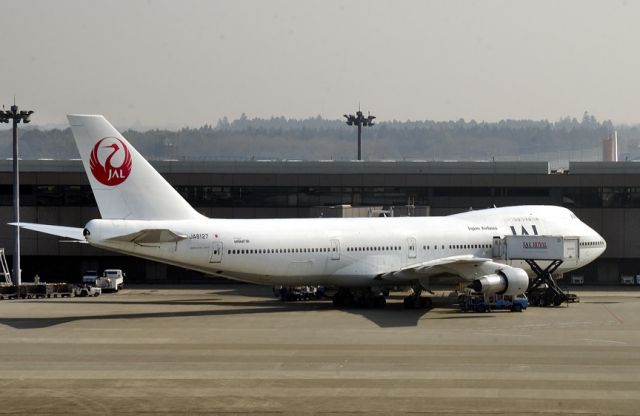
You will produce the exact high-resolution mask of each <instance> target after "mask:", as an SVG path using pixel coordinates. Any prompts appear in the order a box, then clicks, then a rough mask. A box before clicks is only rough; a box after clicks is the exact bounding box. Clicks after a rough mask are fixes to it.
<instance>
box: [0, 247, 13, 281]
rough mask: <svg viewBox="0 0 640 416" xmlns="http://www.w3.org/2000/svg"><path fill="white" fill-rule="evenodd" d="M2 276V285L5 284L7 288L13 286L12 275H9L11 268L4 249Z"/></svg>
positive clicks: (0, 262) (0, 257) (0, 253)
mask: <svg viewBox="0 0 640 416" xmlns="http://www.w3.org/2000/svg"><path fill="white" fill-rule="evenodd" d="M0 274H1V275H2V278H0V284H4V285H6V286H11V285H13V282H12V281H11V273H9V266H8V265H7V258H6V257H5V256H4V248H0Z"/></svg>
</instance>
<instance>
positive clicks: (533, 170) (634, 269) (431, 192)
mask: <svg viewBox="0 0 640 416" xmlns="http://www.w3.org/2000/svg"><path fill="white" fill-rule="evenodd" d="M152 164H153V165H154V166H155V167H156V169H158V171H159V172H160V173H161V174H162V175H163V176H164V177H165V178H166V179H167V180H168V181H169V183H171V184H172V185H173V186H174V187H175V188H176V189H177V190H178V192H179V193H180V194H182V195H183V196H184V197H185V198H186V199H187V201H189V203H191V204H192V205H193V206H194V207H195V208H196V209H198V211H200V212H201V213H202V214H204V215H206V216H209V217H219V218H286V217H314V216H318V215H335V212H339V213H344V212H350V213H352V212H358V213H360V215H367V213H368V214H369V215H379V212H381V210H384V211H386V212H390V211H391V210H390V208H391V207H394V209H393V212H394V213H396V215H406V214H407V213H409V214H413V215H432V216H439V215H448V214H453V213H458V212H463V211H468V210H470V209H474V210H477V209H483V208H489V207H492V206H494V205H495V206H510V205H523V204H532V205H539V204H548V205H560V206H564V207H566V208H569V209H571V210H572V211H573V212H574V213H575V214H576V215H577V216H578V217H579V218H580V219H582V220H583V221H584V222H585V223H587V224H588V225H589V226H591V227H592V228H593V229H595V230H596V231H597V232H598V233H600V234H601V235H602V236H603V237H604V238H605V239H606V240H607V250H606V251H605V253H604V254H603V256H602V257H601V258H600V259H598V260H597V261H596V262H594V263H592V264H590V265H588V266H587V267H585V268H583V269H581V270H577V271H574V272H573V273H572V274H574V275H580V276H583V277H584V280H585V283H588V284H618V283H619V282H620V281H621V277H622V276H635V275H636V274H640V163H634V162H574V163H571V164H570V167H569V170H568V171H564V172H556V171H551V170H550V168H549V164H548V163H547V162H381V161H377V162H337V161H319V162H301V161H288V162H275V161H246V162H188V161H162V162H152ZM20 172H21V174H20V199H21V207H22V208H21V220H22V221H24V222H38V223H44V224H60V225H67V226H72V227H83V226H84V224H85V223H86V222H88V221H89V220H91V219H93V218H99V216H100V214H99V212H98V209H97V206H96V203H95V200H94V198H93V194H92V192H91V188H90V186H89V182H88V180H87V178H86V175H85V173H84V170H83V168H82V164H81V162H80V161H79V160H71V161H54V160H38V161H21V164H20ZM12 200H13V188H12V162H11V161H10V160H8V161H1V162H0V222H1V223H2V224H1V225H0V239H1V241H2V242H1V243H0V247H4V248H5V249H6V253H7V255H8V257H9V258H8V260H9V264H11V258H10V256H11V255H12V254H13V229H12V227H10V226H8V225H6V223H7V222H11V221H12V220H13V208H12ZM345 205H348V206H351V207H354V210H350V211H346V210H344V209H340V210H333V211H331V210H329V211H327V209H329V208H326V207H331V206H345ZM358 207H362V209H359V210H358V209H355V208H358ZM369 207H372V208H369ZM412 207H415V208H412ZM329 212H330V213H331V214H327V213H329ZM363 213H364V214H363ZM349 215H351V214H349ZM276 238H277V237H276ZM21 239H22V245H21V247H22V268H23V281H30V280H31V278H32V276H33V275H34V274H35V273H39V274H40V276H41V278H42V279H44V280H48V281H62V280H66V281H77V280H79V279H80V276H81V275H82V273H83V272H84V271H86V270H96V269H98V270H102V269H105V268H121V269H124V270H125V271H126V272H127V278H128V280H129V281H135V282H172V283H175V282H194V281H201V280H203V279H205V277H203V276H202V275H201V274H200V273H197V272H192V271H187V270H183V269H180V268H176V267H173V266H167V265H163V264H158V263H155V262H150V261H147V260H142V259H137V258H133V257H128V256H121V255H118V254H116V253H111V252H106V251H103V250H99V249H95V248H92V247H90V246H88V245H86V244H78V243H70V242H60V241H59V239H58V238H57V237H53V236H46V235H43V234H39V233H35V232H31V231H26V230H25V231H22V234H21Z"/></svg>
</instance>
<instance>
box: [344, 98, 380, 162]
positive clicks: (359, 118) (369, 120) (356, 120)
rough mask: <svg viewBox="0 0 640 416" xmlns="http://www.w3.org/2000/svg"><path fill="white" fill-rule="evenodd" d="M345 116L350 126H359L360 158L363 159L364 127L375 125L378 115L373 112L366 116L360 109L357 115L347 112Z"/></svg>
mask: <svg viewBox="0 0 640 416" xmlns="http://www.w3.org/2000/svg"><path fill="white" fill-rule="evenodd" d="M344 117H345V118H346V119H347V125H348V126H358V160H362V127H363V126H364V127H371V126H374V125H375V123H374V122H373V120H374V119H375V118H376V117H375V116H372V115H371V114H369V115H368V116H367V117H365V116H364V115H362V111H360V110H358V111H357V112H356V114H355V115H353V114H345V115H344Z"/></svg>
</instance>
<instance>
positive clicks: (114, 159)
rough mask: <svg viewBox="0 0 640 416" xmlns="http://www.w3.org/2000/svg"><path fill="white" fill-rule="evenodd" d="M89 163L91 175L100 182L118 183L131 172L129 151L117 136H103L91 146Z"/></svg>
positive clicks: (111, 184)
mask: <svg viewBox="0 0 640 416" xmlns="http://www.w3.org/2000/svg"><path fill="white" fill-rule="evenodd" d="M107 149H111V150H107ZM103 160H104V162H102V161H103ZM89 165H90V167H91V173H92V174H93V177H94V178H96V179H97V180H98V182H100V183H101V184H103V185H107V186H115V185H120V184H121V183H122V182H124V181H125V180H126V179H127V178H128V177H129V174H130V173H131V152H129V149H128V148H127V146H126V145H125V144H124V142H123V141H122V140H120V139H119V138H117V137H104V138H102V139H100V140H99V141H98V143H96V144H95V146H93V150H92V151H91V158H90V159H89Z"/></svg>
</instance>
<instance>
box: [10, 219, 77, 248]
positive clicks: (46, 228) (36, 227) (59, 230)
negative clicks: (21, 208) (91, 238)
mask: <svg viewBox="0 0 640 416" xmlns="http://www.w3.org/2000/svg"><path fill="white" fill-rule="evenodd" d="M9 225H13V226H14V227H20V228H25V229H27V230H31V231H38V232H40V233H45V234H51V235H56V236H58V237H64V238H70V239H72V240H74V241H77V242H80V243H86V242H87V240H86V239H85V238H84V235H83V233H82V232H83V231H84V229H83V228H75V227H63V226H61V225H47V224H34V223H29V222H10V223H9Z"/></svg>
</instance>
